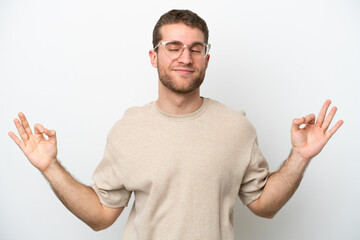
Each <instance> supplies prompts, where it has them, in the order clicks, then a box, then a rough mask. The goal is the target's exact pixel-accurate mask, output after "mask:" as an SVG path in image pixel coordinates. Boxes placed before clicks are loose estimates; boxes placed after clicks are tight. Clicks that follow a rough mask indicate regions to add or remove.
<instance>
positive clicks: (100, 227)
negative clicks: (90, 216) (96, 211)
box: [87, 223, 111, 232]
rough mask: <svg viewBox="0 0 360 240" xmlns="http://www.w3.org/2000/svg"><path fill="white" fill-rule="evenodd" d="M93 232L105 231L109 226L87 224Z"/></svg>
mask: <svg viewBox="0 0 360 240" xmlns="http://www.w3.org/2000/svg"><path fill="white" fill-rule="evenodd" d="M87 225H88V226H89V227H90V228H91V229H92V230H93V231H95V232H99V231H102V230H105V229H107V228H108V227H109V226H110V225H111V224H110V225H105V224H101V223H99V224H95V223H89V224H87Z"/></svg>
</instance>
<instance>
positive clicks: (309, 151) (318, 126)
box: [291, 100, 343, 161]
mask: <svg viewBox="0 0 360 240" xmlns="http://www.w3.org/2000/svg"><path fill="white" fill-rule="evenodd" d="M330 104H331V101H330V100H326V101H325V103H324V105H323V106H322V108H321V110H320V113H319V115H318V117H317V119H316V121H315V115H314V114H309V115H307V116H306V117H302V118H295V119H294V120H293V122H292V126H291V144H292V146H293V151H292V153H293V154H297V155H299V156H300V157H301V158H303V159H304V160H306V161H310V159H311V158H313V157H314V156H316V155H317V154H318V153H319V152H320V151H321V150H322V149H323V147H324V146H325V145H326V143H327V142H328V141H329V139H330V138H331V136H332V135H333V134H334V133H335V132H336V131H337V130H338V129H339V128H340V126H341V125H342V124H343V121H342V120H339V121H338V122H337V123H336V124H335V125H334V126H333V127H332V128H331V129H330V130H328V128H329V126H330V124H331V121H332V120H333V118H334V115H335V113H336V111H337V108H336V107H332V109H331V110H330V112H329V114H328V115H327V116H326V112H327V110H328V108H329V106H330ZM303 124H305V126H304V127H301V125H303Z"/></svg>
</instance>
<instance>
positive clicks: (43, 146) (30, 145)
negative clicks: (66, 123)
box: [9, 113, 57, 172]
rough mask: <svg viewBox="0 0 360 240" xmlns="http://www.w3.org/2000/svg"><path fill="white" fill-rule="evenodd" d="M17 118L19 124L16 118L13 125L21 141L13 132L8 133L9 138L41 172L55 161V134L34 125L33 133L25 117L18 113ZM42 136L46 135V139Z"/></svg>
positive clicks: (52, 131)
mask: <svg viewBox="0 0 360 240" xmlns="http://www.w3.org/2000/svg"><path fill="white" fill-rule="evenodd" d="M19 118H20V120H21V122H20V121H19V119H17V118H16V119H14V123H15V126H16V128H17V130H18V132H19V135H20V137H21V140H20V139H19V138H18V137H17V136H16V135H15V133H13V132H9V136H10V137H11V138H12V139H13V140H14V142H15V143H16V144H17V145H18V146H19V147H20V149H21V150H22V151H23V153H24V154H25V156H26V157H27V158H28V159H29V161H30V162H31V164H32V165H34V166H35V167H36V168H38V169H39V170H40V171H41V172H43V171H45V170H46V169H47V168H48V167H49V166H50V164H51V163H53V162H54V161H55V162H56V161H57V160H56V155H57V146H56V132H55V130H48V129H46V128H44V127H43V126H42V125H40V124H35V126H34V133H33V132H32V131H31V128H30V126H29V123H28V121H27V120H26V117H25V115H24V114H23V113H19ZM43 134H46V135H47V136H48V139H46V138H45V137H44V135H43Z"/></svg>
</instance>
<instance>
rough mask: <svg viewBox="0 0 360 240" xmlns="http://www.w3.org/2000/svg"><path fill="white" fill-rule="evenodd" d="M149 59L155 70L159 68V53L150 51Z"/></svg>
mask: <svg viewBox="0 0 360 240" xmlns="http://www.w3.org/2000/svg"><path fill="white" fill-rule="evenodd" d="M149 57H150V62H151V65H152V66H153V67H154V68H157V52H155V51H154V50H153V49H151V50H150V51H149Z"/></svg>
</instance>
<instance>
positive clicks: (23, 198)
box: [0, 0, 360, 240]
mask: <svg viewBox="0 0 360 240" xmlns="http://www.w3.org/2000/svg"><path fill="white" fill-rule="evenodd" d="M174 8H176V9H191V10H193V11H195V12H196V13H198V14H199V15H200V16H201V17H203V18H204V19H205V20H206V21H207V24H208V27H209V29H210V39H209V41H210V43H211V44H212V49H211V52H210V54H211V58H210V64H209V68H208V71H207V75H206V78H205V81H204V84H203V86H202V91H201V94H202V96H205V97H211V98H213V99H216V100H219V101H221V102H223V103H224V104H226V105H228V106H230V107H232V108H236V109H243V110H245V111H246V113H247V117H248V118H249V119H250V121H251V122H252V123H253V125H255V127H256V129H257V133H258V137H259V144H260V147H261V149H262V151H263V153H264V155H265V156H266V157H267V159H268V161H269V164H270V168H271V170H276V169H277V168H278V167H279V166H280V165H281V163H282V162H283V160H284V159H286V157H287V155H288V153H289V151H290V148H291V145H290V134H289V129H290V125H291V121H292V119H293V118H295V117H301V116H304V115H306V114H308V113H316V114H317V113H318V111H319V110H320V107H321V106H322V104H323V102H324V101H325V100H326V99H328V98H330V99H331V100H332V101H333V104H334V105H336V106H337V107H338V113H337V115H336V116H335V119H334V121H337V120H339V119H343V120H344V125H343V126H342V127H341V128H340V130H339V131H338V132H337V133H336V134H335V135H334V136H333V138H332V139H331V140H330V142H329V143H328V145H327V146H326V147H325V148H324V150H323V151H322V152H321V153H320V154H319V155H318V156H316V157H315V158H314V159H313V161H312V163H311V164H310V166H309V167H308V169H307V172H306V174H305V177H304V179H303V182H302V184H301V186H300V188H299V189H298V191H297V192H296V193H295V195H294V197H293V198H292V199H291V200H290V201H289V203H288V204H287V205H286V206H285V207H284V208H283V209H282V210H281V211H280V212H279V213H278V215H277V216H276V217H275V218H274V219H273V220H265V219H261V218H259V217H256V216H254V215H252V214H251V213H250V211H249V210H248V209H247V208H246V207H244V206H243V205H242V204H241V202H240V201H239V200H238V201H237V204H236V207H235V209H234V211H235V235H236V237H235V239H236V240H240V239H247V240H251V239H262V240H267V239H279V240H287V239H292V240H297V239H299V240H300V239H307V240H319V239H326V240H329V239H334V240H335V239H336V240H337V239H360V228H359V223H360V217H359V214H360V206H359V198H360V187H359V183H360V174H359V169H360V154H359V140H358V139H359V136H360V127H359V124H360V114H359V110H360V109H359V103H360V96H359V95H360V94H359V90H360V87H359V86H360V84H359V80H360V47H359V43H360V14H359V13H360V2H359V1H357V0H356V1H355V0H353V1H351V0H336V1H325V0H323V1H319V0H313V1H310V0H305V1H292V0H290V1H285V0H283V1H282V0H274V1H242V0H241V1H226V0H225V1H222V2H221V3H220V1H214V2H212V1H188V0H183V1H174V2H173V1H145V0H144V1H132V2H129V1H126V2H122V1H114V0H111V1H110V0H109V1H85V0H83V1H81V0H72V1H69V0H63V1H45V0H34V1H20V0H13V1H10V0H0V116H1V122H0V123H1V125H0V194H1V195H0V239H4V240H9V239H39V240H40V239H44V240H45V239H46V240H47V239H53V240H60V239H68V240H75V239H92V240H95V239H120V236H121V234H122V231H123V228H124V224H125V222H126V220H127V216H128V214H129V210H130V209H131V206H132V204H133V201H134V199H133V196H132V198H131V200H130V202H129V207H127V208H125V210H124V212H123V213H122V215H121V216H120V217H119V219H118V220H117V221H116V222H115V224H114V225H113V226H111V227H110V228H109V229H107V230H104V231H101V232H96V233H95V232H93V231H92V230H91V229H90V228H89V227H87V226H86V225H85V224H84V223H82V222H81V221H80V220H78V219H77V218H76V217H74V216H73V215H72V214H71V213H70V212H69V211H68V210H67V209H66V208H65V207H64V206H63V205H62V204H61V202H60V201H58V200H57V198H56V197H55V195H54V194H53V192H52V191H51V189H50V187H49V185H48V183H47V182H46V180H45V179H44V178H43V177H42V175H41V174H40V173H39V172H38V171H37V170H36V169H35V168H33V167H32V166H31V164H30V163H28V161H27V159H26V158H25V156H24V155H23V154H22V152H21V151H20V149H18V147H17V146H16V145H15V144H14V143H13V142H12V140H11V138H10V137H9V136H8V135H7V133H8V131H10V130H12V131H15V130H16V129H15V127H14V125H13V122H12V120H13V119H14V118H15V117H16V116H17V113H18V112H19V111H22V112H24V113H25V114H26V116H27V117H28V120H29V122H30V124H31V125H32V126H33V125H34V124H35V123H42V124H44V125H45V126H46V127H48V128H50V129H56V130H57V136H58V148H59V154H58V158H59V159H60V160H61V162H62V164H63V165H64V166H65V167H66V168H67V169H68V170H69V172H70V173H71V174H72V175H73V176H74V177H75V178H76V179H78V180H79V181H81V182H83V183H85V184H91V183H92V179H91V177H92V173H93V171H94V169H95V167H96V166H97V164H98V163H99V161H100V160H101V158H102V154H103V151H104V146H105V140H106V135H107V133H108V131H109V130H110V128H111V126H112V125H113V124H114V122H115V121H116V120H118V119H119V118H121V117H122V115H123V113H124V111H125V109H127V108H128V107H131V106H134V105H144V104H146V103H148V102H150V101H152V100H155V99H156V98H157V72H156V69H154V68H153V67H152V66H151V65H150V61H149V57H148V51H149V50H150V49H151V48H152V45H151V40H152V30H153V27H154V25H155V23H156V21H157V20H158V18H159V17H160V16H161V15H162V14H163V13H165V12H167V11H168V10H170V9H174Z"/></svg>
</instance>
